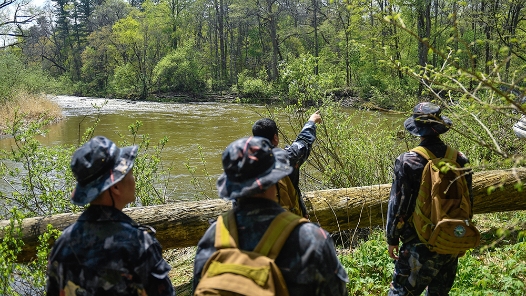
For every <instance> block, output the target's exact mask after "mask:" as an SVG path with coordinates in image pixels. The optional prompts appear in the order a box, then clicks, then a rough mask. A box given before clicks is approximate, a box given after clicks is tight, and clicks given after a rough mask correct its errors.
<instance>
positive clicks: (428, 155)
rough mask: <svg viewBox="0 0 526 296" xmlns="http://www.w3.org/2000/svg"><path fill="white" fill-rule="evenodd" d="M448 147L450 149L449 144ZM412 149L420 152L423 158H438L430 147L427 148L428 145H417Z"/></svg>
mask: <svg viewBox="0 0 526 296" xmlns="http://www.w3.org/2000/svg"><path fill="white" fill-rule="evenodd" d="M448 149H449V146H448ZM410 151H413V152H416V153H418V154H419V155H420V156H422V157H423V158H425V159H427V160H430V159H435V158H436V156H435V155H434V154H433V152H431V151H429V149H427V148H426V147H422V146H416V147H415V148H413V149H411V150H410Z"/></svg>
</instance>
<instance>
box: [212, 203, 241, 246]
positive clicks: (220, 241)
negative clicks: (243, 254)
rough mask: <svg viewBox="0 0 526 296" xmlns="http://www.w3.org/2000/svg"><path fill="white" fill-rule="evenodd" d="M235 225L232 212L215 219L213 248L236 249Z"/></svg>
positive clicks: (234, 217)
mask: <svg viewBox="0 0 526 296" xmlns="http://www.w3.org/2000/svg"><path fill="white" fill-rule="evenodd" d="M237 240H238V235H237V225H236V216H235V214H234V210H229V211H228V212H225V213H223V214H222V215H221V216H219V217H218V218H217V222H216V237H215V242H214V247H215V248H216V249H217V250H219V249H225V248H237Z"/></svg>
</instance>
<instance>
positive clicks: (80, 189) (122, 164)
mask: <svg viewBox="0 0 526 296" xmlns="http://www.w3.org/2000/svg"><path fill="white" fill-rule="evenodd" d="M138 149H139V147H138V146H129V147H123V148H121V149H120V155H119V157H118V159H117V162H116V164H115V166H114V167H113V168H112V169H111V170H110V171H108V172H107V173H105V174H103V175H101V176H100V177H98V178H97V179H95V180H94V181H92V182H90V183H88V184H85V185H80V184H79V183H77V186H76V187H75V190H73V193H72V195H71V202H72V203H73V204H75V205H77V206H84V205H86V204H88V203H90V202H91V201H93V200H94V199H95V198H97V196H99V195H100V194H101V193H102V192H104V191H105V190H107V189H108V188H110V187H111V186H112V185H114V184H116V183H118V182H119V181H121V180H122V179H123V178H124V176H126V174H128V172H129V171H130V170H131V169H132V167H133V163H134V161H135V158H136V157H137V150H138Z"/></svg>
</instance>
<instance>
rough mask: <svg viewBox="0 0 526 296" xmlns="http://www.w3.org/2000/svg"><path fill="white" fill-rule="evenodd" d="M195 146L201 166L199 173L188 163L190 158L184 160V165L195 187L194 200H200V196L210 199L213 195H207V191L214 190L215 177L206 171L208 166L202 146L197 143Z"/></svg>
mask: <svg viewBox="0 0 526 296" xmlns="http://www.w3.org/2000/svg"><path fill="white" fill-rule="evenodd" d="M197 148H198V150H199V158H200V164H201V166H202V168H201V174H199V175H198V174H196V170H197V167H196V166H192V165H190V159H187V160H186V162H185V166H186V169H188V172H189V173H190V175H192V181H190V182H191V183H192V185H193V186H194V188H195V192H194V198H195V199H196V200H200V199H202V198H205V199H211V198H213V197H212V196H209V192H214V191H216V190H215V179H214V178H213V177H212V176H211V175H210V173H209V172H208V168H207V166H206V160H205V157H204V155H203V148H202V147H201V146H200V145H197ZM214 197H215V196H214Z"/></svg>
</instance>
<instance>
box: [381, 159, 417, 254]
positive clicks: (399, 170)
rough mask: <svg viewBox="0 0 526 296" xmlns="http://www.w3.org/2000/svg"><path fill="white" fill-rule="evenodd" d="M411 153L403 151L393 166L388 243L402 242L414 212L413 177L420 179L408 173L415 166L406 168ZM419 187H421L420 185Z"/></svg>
mask: <svg viewBox="0 0 526 296" xmlns="http://www.w3.org/2000/svg"><path fill="white" fill-rule="evenodd" d="M408 154H409V153H403V154H401V155H400V156H398V158H396V160H395V164H394V168H393V174H394V176H393V183H392V185H391V192H390V194H389V203H388V205H387V225H386V232H385V233H386V239H387V243H388V244H389V245H392V246H397V245H399V244H400V235H401V232H402V229H403V226H404V224H405V222H406V221H407V219H409V217H410V216H411V214H412V212H413V211H412V207H411V202H412V200H411V196H412V194H413V193H412V186H411V184H410V182H409V181H410V180H411V179H418V178H416V175H415V176H412V175H408V172H407V171H413V168H411V167H408V168H406V162H407V159H406V158H407V156H408ZM418 187H420V186H419V185H418Z"/></svg>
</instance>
